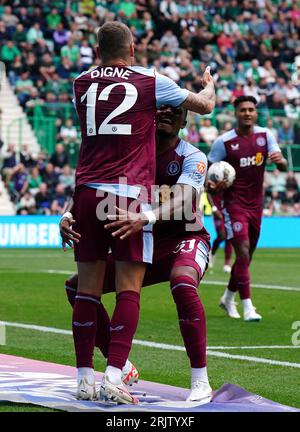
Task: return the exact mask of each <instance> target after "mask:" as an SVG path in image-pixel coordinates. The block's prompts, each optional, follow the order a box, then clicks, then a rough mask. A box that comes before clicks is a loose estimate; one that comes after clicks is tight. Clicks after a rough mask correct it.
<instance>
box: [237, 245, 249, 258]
mask: <svg viewBox="0 0 300 432" xmlns="http://www.w3.org/2000/svg"><path fill="white" fill-rule="evenodd" d="M235 253H236V257H237V258H239V259H241V260H248V261H249V260H250V248H249V244H248V242H241V243H235Z"/></svg>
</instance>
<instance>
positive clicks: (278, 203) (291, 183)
mask: <svg viewBox="0 0 300 432" xmlns="http://www.w3.org/2000/svg"><path fill="white" fill-rule="evenodd" d="M264 197H265V202H264V215H265V216H273V215H280V216H300V188H299V181H298V179H297V177H296V175H295V173H294V172H293V171H289V172H288V173H287V174H286V175H285V174H283V173H281V172H280V171H278V170H277V169H276V170H274V171H273V172H272V173H266V175H265V181H264Z"/></svg>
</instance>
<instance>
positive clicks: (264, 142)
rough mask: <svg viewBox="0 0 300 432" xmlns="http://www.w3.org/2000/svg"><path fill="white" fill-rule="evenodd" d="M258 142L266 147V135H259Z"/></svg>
mask: <svg viewBox="0 0 300 432" xmlns="http://www.w3.org/2000/svg"><path fill="white" fill-rule="evenodd" d="M256 144H257V145H259V146H260V147H264V146H265V145H266V139H265V138H264V137H258V138H257V140H256Z"/></svg>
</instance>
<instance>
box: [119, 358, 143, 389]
mask: <svg viewBox="0 0 300 432" xmlns="http://www.w3.org/2000/svg"><path fill="white" fill-rule="evenodd" d="M121 379H122V381H123V383H124V384H126V385H128V386H132V384H137V382H138V380H139V372H138V370H137V368H136V367H135V366H134V365H133V364H132V363H131V362H130V361H129V360H127V362H126V365H125V366H124V367H123V369H122V377H121Z"/></svg>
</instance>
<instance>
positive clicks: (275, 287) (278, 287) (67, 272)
mask: <svg viewBox="0 0 300 432" xmlns="http://www.w3.org/2000/svg"><path fill="white" fill-rule="evenodd" d="M75 271H76V270H74V269H73V270H55V269H48V270H36V271H32V272H30V273H48V274H61V275H67V276H70V275H72V274H74V273H75ZM0 272H1V270H0ZM6 273H7V272H6ZM13 273H24V271H18V270H17V271H15V270H14V271H13ZM226 283H227V282H226V281H224V282H223V281H207V280H204V281H203V282H202V284H206V285H221V286H225V285H226ZM251 286H252V287H253V288H261V289H270V290H281V291H297V292H300V288H298V287H289V286H281V285H265V284H251Z"/></svg>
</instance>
